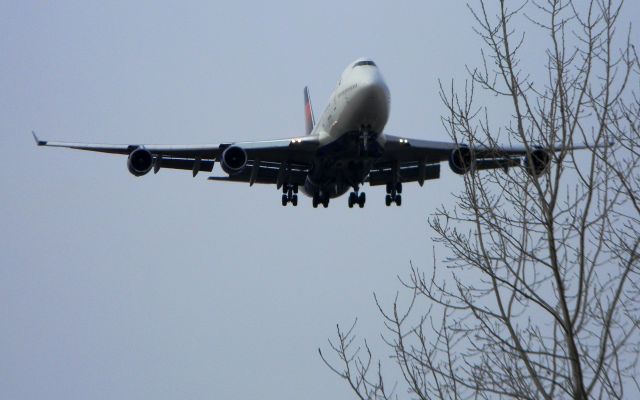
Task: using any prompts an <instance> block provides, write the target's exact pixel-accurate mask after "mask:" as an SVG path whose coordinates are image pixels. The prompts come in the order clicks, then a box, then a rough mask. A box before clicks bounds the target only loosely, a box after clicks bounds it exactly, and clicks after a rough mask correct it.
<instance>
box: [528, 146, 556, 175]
mask: <svg viewBox="0 0 640 400" xmlns="http://www.w3.org/2000/svg"><path fill="white" fill-rule="evenodd" d="M550 163H551V155H550V154H549V152H548V151H546V150H543V149H536V150H534V151H532V152H531V156H530V157H525V158H524V166H525V168H526V169H527V172H528V173H529V175H531V176H534V177H536V178H537V177H539V176H540V175H542V173H543V172H545V171H546V170H547V168H548V167H549V164H550ZM530 164H531V165H530Z"/></svg>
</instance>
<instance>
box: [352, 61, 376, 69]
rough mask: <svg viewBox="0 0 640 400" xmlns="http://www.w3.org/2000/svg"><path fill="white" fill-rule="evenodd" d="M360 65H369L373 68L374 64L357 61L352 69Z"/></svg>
mask: <svg viewBox="0 0 640 400" xmlns="http://www.w3.org/2000/svg"><path fill="white" fill-rule="evenodd" d="M361 65H371V66H373V67H375V66H376V63H374V62H373V61H358V62H357V63H355V64H353V68H355V67H359V66H361Z"/></svg>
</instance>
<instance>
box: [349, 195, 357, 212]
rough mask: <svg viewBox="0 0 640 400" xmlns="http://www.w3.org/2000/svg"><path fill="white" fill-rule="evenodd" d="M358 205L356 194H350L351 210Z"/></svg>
mask: <svg viewBox="0 0 640 400" xmlns="http://www.w3.org/2000/svg"><path fill="white" fill-rule="evenodd" d="M354 204H356V194H355V193H354V192H351V193H349V208H353V205H354Z"/></svg>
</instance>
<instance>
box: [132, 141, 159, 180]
mask: <svg viewBox="0 0 640 400" xmlns="http://www.w3.org/2000/svg"><path fill="white" fill-rule="evenodd" d="M152 167H153V154H151V152H150V151H149V150H147V149H145V148H144V147H138V148H137V149H135V150H133V151H132V152H131V153H129V158H128V159H127V168H129V172H131V173H132V174H133V175H135V176H142V175H145V174H146V173H147V172H149V171H151V168H152Z"/></svg>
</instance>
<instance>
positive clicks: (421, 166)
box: [369, 135, 613, 185]
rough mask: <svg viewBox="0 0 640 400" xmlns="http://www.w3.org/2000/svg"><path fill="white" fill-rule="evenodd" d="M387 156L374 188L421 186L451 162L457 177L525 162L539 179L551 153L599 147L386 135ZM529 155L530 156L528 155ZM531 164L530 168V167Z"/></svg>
mask: <svg viewBox="0 0 640 400" xmlns="http://www.w3.org/2000/svg"><path fill="white" fill-rule="evenodd" d="M386 139H387V142H386V145H385V150H384V154H383V155H382V157H381V158H380V159H378V160H377V161H376V163H375V164H374V169H373V170H372V172H371V174H370V177H369V181H370V184H371V185H383V184H386V183H392V182H394V181H397V182H418V183H419V184H420V185H422V184H423V183H424V181H425V180H428V179H437V178H439V177H440V163H441V162H442V161H449V166H450V167H451V169H452V170H453V171H454V172H455V173H458V174H464V173H467V172H469V171H471V170H485V169H497V168H501V169H505V170H506V169H508V168H512V167H516V166H520V165H521V164H522V163H523V162H524V164H525V167H527V170H528V171H529V173H531V174H532V175H534V176H538V175H540V174H541V173H542V172H543V171H544V170H545V169H546V168H547V167H548V165H549V163H550V161H551V153H552V152H558V151H571V150H579V149H587V148H593V147H606V146H610V145H612V144H613V142H609V143H606V144H599V145H573V146H562V145H557V146H554V147H553V148H551V149H547V148H543V147H533V146H531V147H529V148H528V149H527V148H526V147H525V146H497V147H488V146H473V147H470V146H468V145H465V144H460V143H453V142H438V141H430V140H421V139H411V138H402V137H399V136H392V135H386ZM528 154H530V156H529V155H528ZM530 163H531V165H529V164H530Z"/></svg>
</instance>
